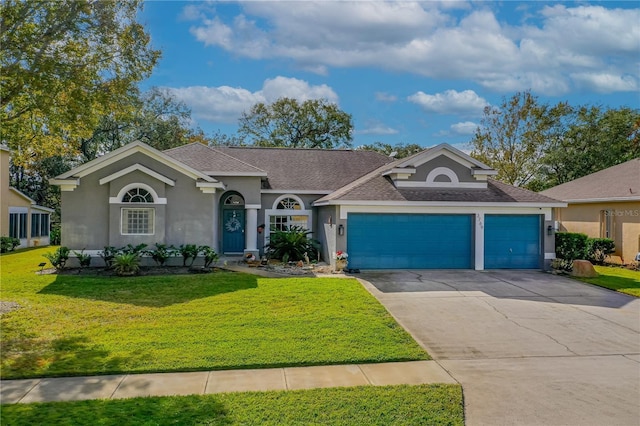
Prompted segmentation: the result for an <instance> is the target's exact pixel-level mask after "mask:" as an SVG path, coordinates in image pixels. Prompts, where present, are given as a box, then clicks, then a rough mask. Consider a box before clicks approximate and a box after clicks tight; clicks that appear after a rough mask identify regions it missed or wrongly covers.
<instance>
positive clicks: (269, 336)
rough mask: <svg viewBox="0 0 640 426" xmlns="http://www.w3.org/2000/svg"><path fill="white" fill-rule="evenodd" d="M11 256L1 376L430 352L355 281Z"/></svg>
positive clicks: (401, 357) (38, 253)
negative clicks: (91, 266) (120, 271)
mask: <svg viewBox="0 0 640 426" xmlns="http://www.w3.org/2000/svg"><path fill="white" fill-rule="evenodd" d="M47 250H49V251H50V249H47V248H42V249H37V250H29V251H24V252H17V253H10V254H5V255H2V256H1V257H0V262H1V265H2V275H1V277H0V278H1V279H2V300H3V301H5V302H11V303H15V304H17V305H19V306H20V309H18V310H14V311H11V312H8V313H6V314H3V315H2V318H1V319H0V321H1V327H2V332H3V336H2V353H1V355H0V361H1V364H2V378H3V379H8V378H28V377H46V376H71V375H92V374H111V373H135V372H162V371H191V370H211V369H236V368H266V367H284V366H301V365H323V364H345V363H366V362H386V361H405V360H419V359H428V355H427V354H426V353H425V352H424V351H423V350H422V349H421V348H420V347H419V346H418V344H417V343H416V342H415V341H414V340H413V339H412V338H411V337H410V336H409V334H408V333H407V332H406V331H404V330H403V329H402V328H401V327H400V326H399V325H398V324H397V323H396V322H395V321H394V320H393V318H392V317H391V316H390V315H389V313H388V312H387V311H386V310H385V309H384V308H383V307H382V306H381V305H380V304H379V303H378V302H377V301H376V300H375V298H373V296H371V295H370V294H369V293H368V292H367V291H366V290H365V289H364V288H363V287H362V286H361V285H360V283H358V282H357V281H356V280H353V279H340V278H314V277H290V278H274V279H268V278H260V277H256V276H254V275H249V274H243V273H238V272H228V271H223V270H221V271H218V272H215V273H212V274H188V275H174V274H167V275H147V276H137V277H116V276H100V275H93V276H91V275H87V276H85V275H78V274H70V275H69V274H65V273H62V274H44V275H40V274H38V271H39V268H38V267H37V266H36V265H38V263H39V262H41V260H42V255H43V253H45V252H46V251H47Z"/></svg>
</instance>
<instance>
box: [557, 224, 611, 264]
mask: <svg viewBox="0 0 640 426" xmlns="http://www.w3.org/2000/svg"><path fill="white" fill-rule="evenodd" d="M614 249H615V244H614V242H613V240H610V239H609V238H589V237H587V235H586V234H580V233H576V232H558V233H556V257H557V258H558V259H559V260H558V262H555V265H554V267H556V268H559V269H564V270H566V271H571V268H572V264H573V261H574V260H576V259H585V260H589V261H591V262H593V263H597V264H603V263H604V259H605V258H606V257H607V255H608V254H610V253H613V251H614Z"/></svg>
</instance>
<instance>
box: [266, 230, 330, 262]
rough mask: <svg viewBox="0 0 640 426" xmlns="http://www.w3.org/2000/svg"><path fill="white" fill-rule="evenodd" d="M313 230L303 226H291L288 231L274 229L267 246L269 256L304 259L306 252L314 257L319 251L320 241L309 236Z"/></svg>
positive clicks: (295, 259)
mask: <svg viewBox="0 0 640 426" xmlns="http://www.w3.org/2000/svg"><path fill="white" fill-rule="evenodd" d="M309 234H311V231H308V230H306V229H304V228H301V227H295V226H294V227H291V228H290V229H289V230H288V231H274V232H272V233H271V235H270V241H269V244H267V246H266V248H267V250H268V252H269V256H270V257H272V258H275V259H285V258H287V260H293V261H297V260H304V255H305V253H306V254H307V255H311V256H309V257H314V256H315V255H316V254H317V251H318V245H319V244H318V242H317V241H315V240H313V239H311V238H309Z"/></svg>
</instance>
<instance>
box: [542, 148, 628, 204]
mask: <svg viewBox="0 0 640 426" xmlns="http://www.w3.org/2000/svg"><path fill="white" fill-rule="evenodd" d="M541 194H543V195H546V196H548V197H553V198H556V199H558V200H564V201H567V202H568V203H577V202H587V203H588V202H599V201H627V200H628V201H635V200H640V158H635V159H633V160H629V161H627V162H625V163H622V164H618V165H617V166H613V167H609V168H608V169H604V170H600V171H599V172H595V173H592V174H590V175H587V176H583V177H581V178H578V179H575V180H572V181H571V182H567V183H563V184H561V185H558V186H554V187H553V188H549V189H547V190H545V191H542V192H541Z"/></svg>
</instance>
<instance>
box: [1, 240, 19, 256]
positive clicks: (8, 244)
mask: <svg viewBox="0 0 640 426" xmlns="http://www.w3.org/2000/svg"><path fill="white" fill-rule="evenodd" d="M19 245H20V240H19V239H17V238H13V237H0V253H6V252H8V251H14V250H15V249H16V247H18V246H19Z"/></svg>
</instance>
